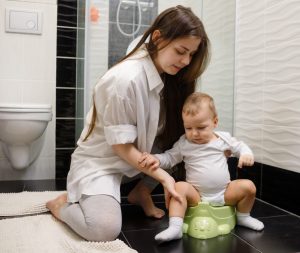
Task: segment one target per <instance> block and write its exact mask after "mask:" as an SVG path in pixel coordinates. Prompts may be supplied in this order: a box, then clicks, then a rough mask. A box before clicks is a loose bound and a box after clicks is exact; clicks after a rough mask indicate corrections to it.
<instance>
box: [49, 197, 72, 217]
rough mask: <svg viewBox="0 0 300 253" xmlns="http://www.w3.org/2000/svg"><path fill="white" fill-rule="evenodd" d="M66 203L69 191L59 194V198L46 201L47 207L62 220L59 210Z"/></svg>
mask: <svg viewBox="0 0 300 253" xmlns="http://www.w3.org/2000/svg"><path fill="white" fill-rule="evenodd" d="M65 203H67V193H64V194H62V195H59V196H58V197H57V198H55V199H53V200H50V201H48V202H47V203H46V207H47V208H48V209H49V210H50V212H51V213H52V215H53V216H54V217H55V218H57V219H59V220H60V216H59V211H60V209H61V208H62V206H63V205H64V204H65Z"/></svg>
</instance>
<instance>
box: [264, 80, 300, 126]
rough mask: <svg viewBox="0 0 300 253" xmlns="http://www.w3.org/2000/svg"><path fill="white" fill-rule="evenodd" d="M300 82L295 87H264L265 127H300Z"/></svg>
mask: <svg viewBox="0 0 300 253" xmlns="http://www.w3.org/2000/svg"><path fill="white" fill-rule="evenodd" d="M299 84H300V80H299V82H298V84H294V85H272V86H266V87H264V109H263V119H264V124H265V125H274V126H285V127H287V128H289V127H300V85H299Z"/></svg>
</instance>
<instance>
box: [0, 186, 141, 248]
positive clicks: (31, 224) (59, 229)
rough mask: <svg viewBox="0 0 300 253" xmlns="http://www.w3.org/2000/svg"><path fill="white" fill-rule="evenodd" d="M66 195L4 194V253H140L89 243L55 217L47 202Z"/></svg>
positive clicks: (0, 236)
mask: <svg viewBox="0 0 300 253" xmlns="http://www.w3.org/2000/svg"><path fill="white" fill-rule="evenodd" d="M64 192H65V191H45V192H20V193H0V216H6V217H8V216H20V215H29V214H30V215H32V216H25V217H17V218H6V219H3V220H0V252H1V253H44V252H47V253H48V252H49V253H117V252H118V253H137V251H135V250H133V249H131V248H130V247H128V246H127V245H126V244H125V243H124V242H123V241H121V240H118V239H117V240H115V241H112V242H103V243H101V242H87V241H85V240H84V239H82V238H81V237H80V236H78V235H77V234H76V233H75V232H73V231H72V230H71V229H70V228H69V227H68V226H67V225H65V224H64V223H62V222H60V221H58V220H57V219H55V218H54V217H53V216H52V215H51V214H41V215H34V214H38V213H44V212H47V211H49V210H48V209H47V208H46V202H47V201H48V200H51V199H53V198H55V197H57V196H58V195H60V194H62V193H64Z"/></svg>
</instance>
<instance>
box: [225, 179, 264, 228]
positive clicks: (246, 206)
mask: <svg viewBox="0 0 300 253" xmlns="http://www.w3.org/2000/svg"><path fill="white" fill-rule="evenodd" d="M255 194H256V187H255V185H254V184H253V182H252V181H250V180H247V179H238V180H234V181H232V182H230V183H229V185H228V186H227V189H226V191H225V203H226V205H231V206H236V209H237V224H238V225H240V226H244V227H248V228H251V229H253V230H257V231H260V230H263V228H264V224H263V223H262V222H261V221H259V220H257V219H255V218H253V217H251V216H250V211H251V210H252V207H253V204H254V201H255Z"/></svg>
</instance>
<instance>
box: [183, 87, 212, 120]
mask: <svg viewBox="0 0 300 253" xmlns="http://www.w3.org/2000/svg"><path fill="white" fill-rule="evenodd" d="M204 108H208V109H209V111H210V114H211V117H212V119H214V118H216V117H218V114H217V110H216V106H215V103H214V99H213V98H212V97H211V96H210V95H208V94H206V93H203V92H194V93H192V94H191V95H189V96H188V98H187V99H186V100H185V102H184V104H183V108H182V114H186V115H192V116H195V115H196V114H197V113H199V112H200V111H201V110H202V109H204Z"/></svg>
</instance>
